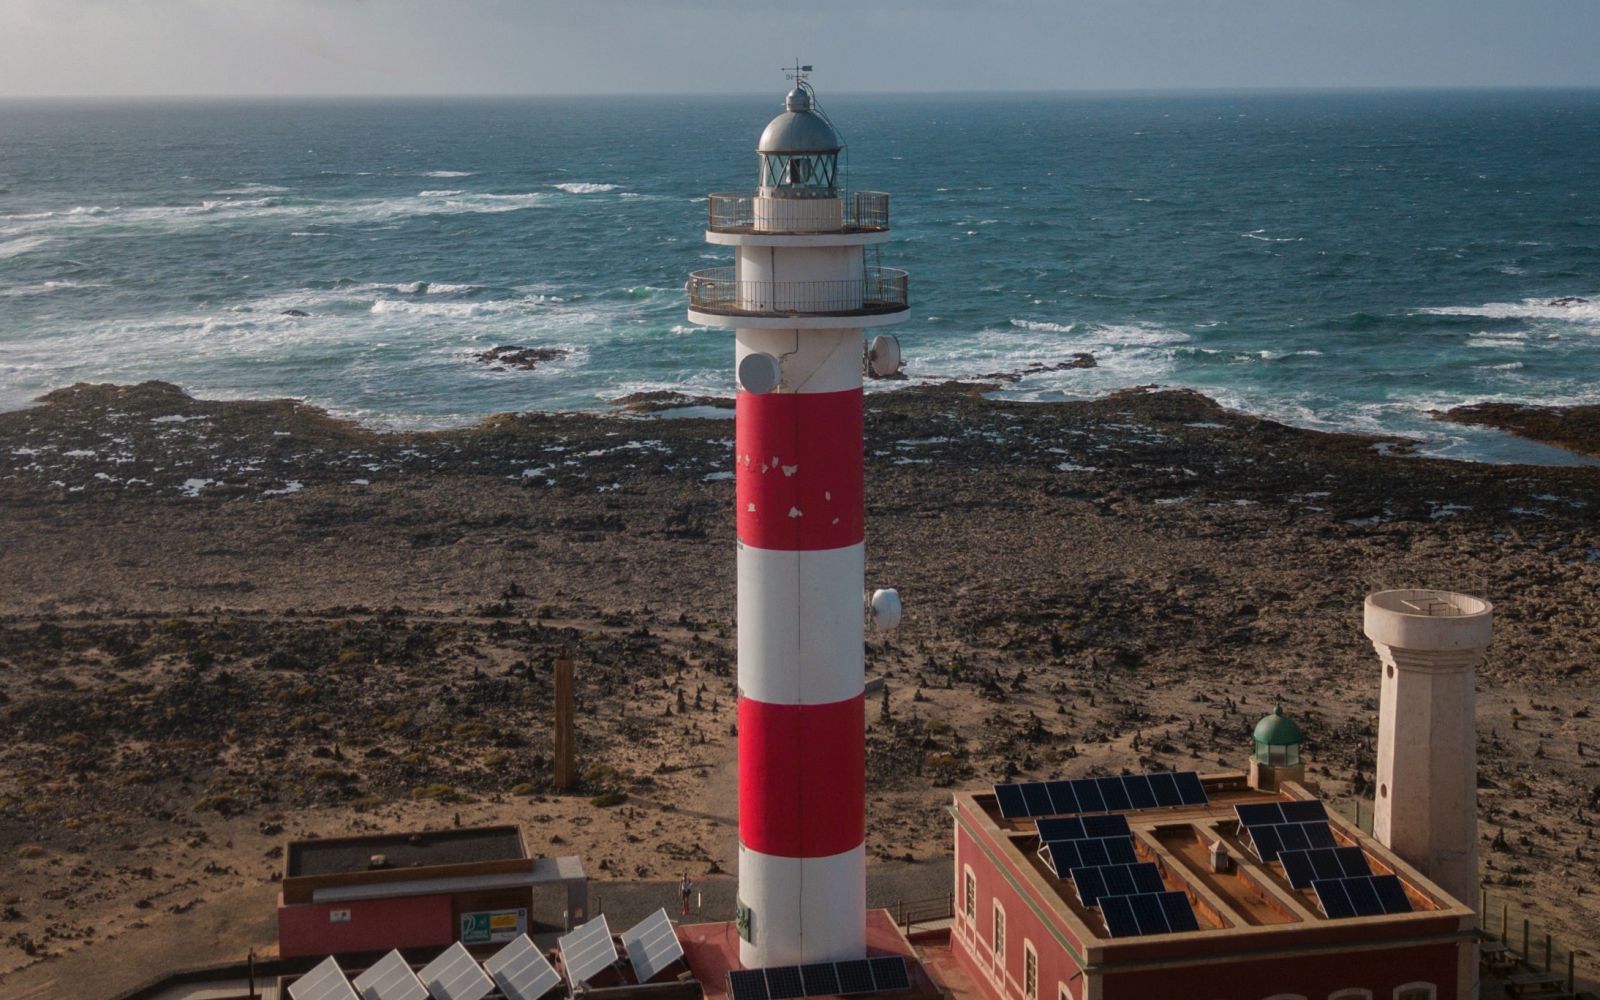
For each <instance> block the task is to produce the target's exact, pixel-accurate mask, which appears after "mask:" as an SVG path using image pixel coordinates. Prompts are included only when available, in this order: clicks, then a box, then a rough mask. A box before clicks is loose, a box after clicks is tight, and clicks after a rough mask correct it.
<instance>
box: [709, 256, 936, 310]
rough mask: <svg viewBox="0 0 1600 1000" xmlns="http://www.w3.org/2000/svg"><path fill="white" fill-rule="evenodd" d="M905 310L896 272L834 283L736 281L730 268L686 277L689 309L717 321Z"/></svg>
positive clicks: (903, 279)
mask: <svg viewBox="0 0 1600 1000" xmlns="http://www.w3.org/2000/svg"><path fill="white" fill-rule="evenodd" d="M907 305H908V300H907V276H906V272H904V271H902V270H900V269H899V268H896V267H869V268H867V269H866V271H865V272H864V273H863V275H862V276H861V277H860V278H845V279H840V280H836V281H740V280H737V279H736V278H735V277H734V269H733V268H731V267H713V268H708V269H707V270H704V271H696V272H694V273H693V274H691V275H689V308H691V309H695V310H698V311H700V312H706V313H714V314H717V315H721V316H870V315H876V314H880V313H892V312H900V311H902V310H904V309H905V308H907Z"/></svg>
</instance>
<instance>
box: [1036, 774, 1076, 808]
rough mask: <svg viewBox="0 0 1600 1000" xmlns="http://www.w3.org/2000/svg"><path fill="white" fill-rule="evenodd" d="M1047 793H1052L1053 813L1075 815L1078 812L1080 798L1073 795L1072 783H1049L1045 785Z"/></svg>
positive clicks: (1051, 804)
mask: <svg viewBox="0 0 1600 1000" xmlns="http://www.w3.org/2000/svg"><path fill="white" fill-rule="evenodd" d="M1044 788H1045V791H1047V792H1049V793H1050V807H1051V812H1055V813H1061V814H1066V813H1075V812H1078V811H1079V810H1078V797H1077V795H1075V794H1073V791H1072V782H1070V781H1047V782H1045V783H1044Z"/></svg>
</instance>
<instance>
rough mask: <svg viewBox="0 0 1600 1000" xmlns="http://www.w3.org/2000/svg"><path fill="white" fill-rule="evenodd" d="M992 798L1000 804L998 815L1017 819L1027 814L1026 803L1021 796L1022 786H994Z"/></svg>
mask: <svg viewBox="0 0 1600 1000" xmlns="http://www.w3.org/2000/svg"><path fill="white" fill-rule="evenodd" d="M994 798H995V802H997V803H998V804H999V806H1000V815H1001V816H1003V817H1005V818H1006V819H1017V818H1019V817H1022V816H1027V815H1028V804H1027V802H1025V801H1024V800H1023V798H1022V788H1021V787H1020V786H1018V785H1015V784H1007V785H996V786H994Z"/></svg>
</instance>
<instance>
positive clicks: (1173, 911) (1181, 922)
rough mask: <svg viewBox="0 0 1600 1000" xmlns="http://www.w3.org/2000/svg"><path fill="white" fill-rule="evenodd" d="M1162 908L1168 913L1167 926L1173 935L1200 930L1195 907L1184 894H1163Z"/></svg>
mask: <svg viewBox="0 0 1600 1000" xmlns="http://www.w3.org/2000/svg"><path fill="white" fill-rule="evenodd" d="M1161 908H1162V909H1163V910H1165V911H1166V914H1167V924H1168V926H1170V927H1171V928H1172V931H1173V933H1175V934H1176V933H1179V932H1182V931H1197V930H1199V929H1200V921H1199V919H1197V918H1196V917H1195V915H1194V906H1193V905H1192V904H1191V903H1190V902H1189V897H1188V896H1186V895H1184V894H1183V893H1181V892H1163V893H1162V894H1161Z"/></svg>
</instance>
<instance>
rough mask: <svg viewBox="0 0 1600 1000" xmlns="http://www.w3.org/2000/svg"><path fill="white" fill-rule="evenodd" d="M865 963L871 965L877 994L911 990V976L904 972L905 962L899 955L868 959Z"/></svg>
mask: <svg viewBox="0 0 1600 1000" xmlns="http://www.w3.org/2000/svg"><path fill="white" fill-rule="evenodd" d="M867 961H869V962H871V963H872V981H873V982H874V983H876V984H877V987H878V992H879V993H888V992H891V991H894V990H909V989H910V988H911V976H910V974H908V973H907V972H906V960H905V959H903V958H901V957H900V956H899V955H887V956H884V957H882V958H869V959H868V960H867Z"/></svg>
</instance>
